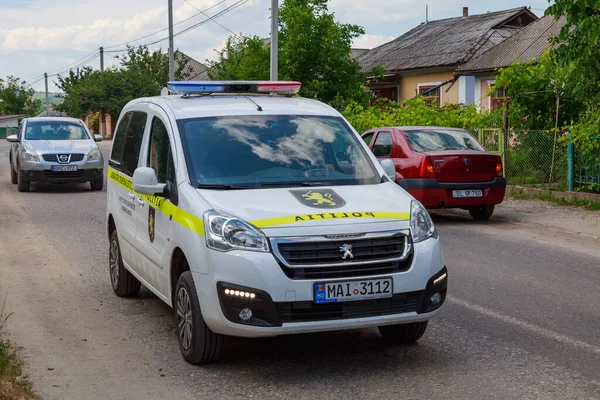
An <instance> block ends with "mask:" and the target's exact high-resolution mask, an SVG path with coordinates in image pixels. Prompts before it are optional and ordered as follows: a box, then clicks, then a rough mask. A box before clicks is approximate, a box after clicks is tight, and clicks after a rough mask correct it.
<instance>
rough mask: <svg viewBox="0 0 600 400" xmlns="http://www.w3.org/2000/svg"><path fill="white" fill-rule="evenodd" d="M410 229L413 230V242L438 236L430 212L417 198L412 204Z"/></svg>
mask: <svg viewBox="0 0 600 400" xmlns="http://www.w3.org/2000/svg"><path fill="white" fill-rule="evenodd" d="M410 230H411V231H412V237H413V243H419V242H422V241H423V240H427V239H429V238H430V237H437V231H436V230H435V225H434V224H433V221H432V220H431V217H430V216H429V213H428V212H427V210H426V209H425V207H423V205H421V203H419V202H418V201H416V200H413V201H412V203H411V205H410Z"/></svg>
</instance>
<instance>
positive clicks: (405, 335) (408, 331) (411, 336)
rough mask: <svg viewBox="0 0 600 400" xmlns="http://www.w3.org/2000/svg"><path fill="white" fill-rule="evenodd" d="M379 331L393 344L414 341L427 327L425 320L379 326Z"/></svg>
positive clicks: (419, 337)
mask: <svg viewBox="0 0 600 400" xmlns="http://www.w3.org/2000/svg"><path fill="white" fill-rule="evenodd" d="M378 329H379V333H381V336H383V338H384V339H385V341H386V342H389V343H394V344H406V343H414V342H416V341H417V340H419V339H421V337H422V336H423V334H424V333H425V330H426V329H427V321H423V322H413V323H411V324H401V325H386V326H380V327H379V328H378Z"/></svg>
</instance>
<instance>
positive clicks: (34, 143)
mask: <svg viewBox="0 0 600 400" xmlns="http://www.w3.org/2000/svg"><path fill="white" fill-rule="evenodd" d="M27 144H28V145H29V146H30V147H31V149H32V150H33V151H35V152H36V153H38V154H48V153H51V154H54V153H84V154H88V153H89V152H90V151H91V150H92V149H93V148H94V147H96V146H97V145H96V143H95V142H94V141H93V140H91V139H89V140H28V141H27Z"/></svg>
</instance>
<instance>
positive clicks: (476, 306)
mask: <svg viewBox="0 0 600 400" xmlns="http://www.w3.org/2000/svg"><path fill="white" fill-rule="evenodd" d="M7 149H8V145H7V143H0V156H1V159H0V169H6V168H7V162H6V161H5V160H6V150H7ZM2 175H3V176H7V175H6V174H5V173H3V174H2ZM14 190H15V192H16V186H15V187H14ZM18 199H19V201H20V202H21V204H22V205H23V207H24V208H25V209H26V210H27V212H28V213H29V215H30V216H31V217H32V218H33V219H34V221H36V223H37V225H38V226H39V228H40V229H41V230H43V231H44V232H45V233H46V234H47V235H49V236H51V237H53V238H54V239H55V240H57V241H58V242H59V243H60V244H61V245H62V247H63V249H64V251H65V253H66V254H67V255H68V257H70V258H71V259H72V260H73V262H74V263H76V265H77V266H78V268H79V269H80V273H81V278H82V279H83V280H84V282H85V287H87V289H88V290H89V297H90V299H93V300H97V301H100V302H101V303H102V304H103V305H104V307H108V308H109V309H110V310H111V311H112V312H114V314H115V315H117V316H118V317H119V321H120V323H121V324H123V325H124V326H125V327H126V328H127V331H128V332H129V338H128V340H131V341H136V342H137V343H141V344H142V348H144V349H145V350H146V351H147V352H148V353H149V354H151V355H152V357H153V358H154V359H155V360H156V365H157V369H159V370H160V373H161V374H165V375H167V376H169V377H170V378H172V379H175V380H176V381H177V382H178V384H180V385H182V386H183V387H186V388H188V389H189V390H190V392H192V393H195V394H196V395H197V398H211V399H212V398H214V399H219V398H261V399H262V398H302V399H312V398H314V399H328V398H332V399H334V398H335V399H339V398H365V399H367V398H372V399H379V398H386V399H407V398H415V399H416V398H419V399H422V398H442V397H445V398H456V399H466V398H474V399H475V398H489V399H524V398H535V399H549V398H556V399H567V398H573V399H583V398H587V399H600V292H599V290H598V288H599V285H598V282H600V257H599V256H598V252H597V251H596V252H591V251H586V247H585V246H578V247H573V248H569V246H564V245H561V243H563V242H561V240H562V239H561V237H558V238H555V239H552V238H545V239H544V240H541V239H539V238H534V237H532V236H536V237H544V232H540V231H536V232H533V233H535V234H536V235H529V236H528V235H522V234H517V233H515V232H516V231H514V230H513V227H512V225H510V223H508V222H506V220H505V218H504V217H503V211H502V208H500V209H499V212H498V214H497V216H495V217H494V218H493V219H492V220H491V221H489V222H487V223H485V224H481V223H475V222H473V221H470V220H469V219H468V218H466V213H462V212H441V213H438V212H436V213H434V220H435V222H436V224H437V227H438V230H439V232H440V236H441V238H442V243H443V250H444V255H445V258H446V263H447V265H448V268H449V272H450V280H449V285H450V287H449V299H448V302H447V304H446V306H445V309H444V311H443V312H442V313H441V314H440V315H439V316H438V317H437V318H436V319H434V320H433V321H431V322H430V325H429V328H428V330H427V332H426V334H425V336H424V337H423V339H422V340H421V341H420V342H419V343H418V344H416V345H412V346H404V347H394V346H390V345H387V344H385V343H384V342H383V341H382V340H381V339H380V337H379V336H378V334H377V332H376V330H374V329H368V330H356V331H345V332H334V333H323V334H311V335H299V336H285V337H278V338H271V339H261V340H247V339H231V340H229V341H228V343H227V347H226V350H225V354H224V358H223V360H222V361H221V362H219V363H217V364H214V365H210V366H205V367H197V366H192V365H189V364H187V363H186V362H185V361H184V360H183V359H182V358H181V356H180V353H179V349H178V345H177V338H176V335H175V329H174V322H173V318H172V314H171V310H170V309H169V308H168V307H167V306H165V305H164V304H163V303H162V302H160V301H159V300H158V299H157V298H156V297H155V296H154V295H152V294H151V293H150V292H149V291H147V290H143V291H142V293H141V295H140V296H139V297H137V298H134V299H121V298H117V297H116V296H114V294H113V293H112V290H111V288H110V283H109V275H108V266H107V263H108V241H107V237H106V233H105V232H106V228H105V213H106V192H105V191H103V192H92V191H91V190H90V189H89V185H87V184H86V185H69V186H56V187H52V186H37V187H34V189H33V191H32V192H30V193H20V194H19V195H18ZM490 227H492V228H494V229H492V230H490ZM565 235H566V233H565ZM553 241H554V242H553ZM553 243H555V244H553ZM563 244H564V243H563ZM48 351H51V349H49V350H48ZM133 362H135V360H133ZM131 367H132V368H135V365H132V366H131ZM158 376H159V374H158V371H157V379H160V378H158Z"/></svg>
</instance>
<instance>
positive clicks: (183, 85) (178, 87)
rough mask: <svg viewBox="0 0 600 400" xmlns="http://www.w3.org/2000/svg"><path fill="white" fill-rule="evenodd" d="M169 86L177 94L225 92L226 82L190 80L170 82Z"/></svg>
mask: <svg viewBox="0 0 600 400" xmlns="http://www.w3.org/2000/svg"><path fill="white" fill-rule="evenodd" d="M167 88H168V89H169V91H170V92H171V93H175V94H200V93H224V92H225V84H224V83H222V82H209V81H189V82H175V81H174V82H168V83H167Z"/></svg>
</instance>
